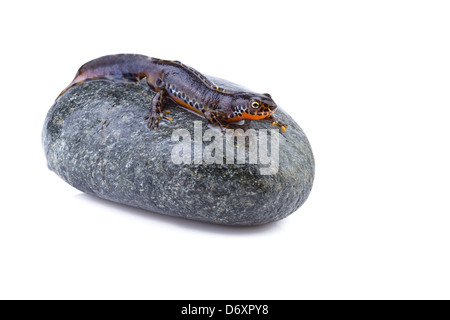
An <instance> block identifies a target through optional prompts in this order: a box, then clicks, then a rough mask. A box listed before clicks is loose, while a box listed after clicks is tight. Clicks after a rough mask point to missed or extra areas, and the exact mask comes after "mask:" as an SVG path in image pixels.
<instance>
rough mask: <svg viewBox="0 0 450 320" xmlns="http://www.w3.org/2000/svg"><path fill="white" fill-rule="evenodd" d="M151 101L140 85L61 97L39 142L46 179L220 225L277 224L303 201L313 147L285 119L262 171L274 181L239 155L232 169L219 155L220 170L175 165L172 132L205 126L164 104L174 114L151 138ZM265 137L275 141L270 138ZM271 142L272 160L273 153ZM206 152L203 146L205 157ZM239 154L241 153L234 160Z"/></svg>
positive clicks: (79, 89) (252, 124)
mask: <svg viewBox="0 0 450 320" xmlns="http://www.w3.org/2000/svg"><path fill="white" fill-rule="evenodd" d="M216 80H217V79H216ZM221 84H222V86H224V87H228V88H232V85H231V84H228V83H224V82H222V83H221ZM153 95H154V92H153V91H151V90H150V89H149V88H148V86H147V85H146V84H145V82H142V81H141V82H140V83H113V82H109V81H103V80H97V81H90V82H85V83H83V84H80V85H78V86H75V87H73V88H71V89H70V90H68V91H67V92H66V93H65V94H64V95H62V96H61V97H60V98H59V99H58V100H57V101H56V102H55V104H54V105H53V106H52V108H51V109H50V111H49V112H48V115H47V118H46V120H45V124H44V130H43V134H42V141H43V146H44V150H45V154H46V157H47V162H48V167H49V168H50V170H52V171H54V172H55V173H56V174H57V175H58V176H60V177H61V178H62V179H63V180H64V181H66V182H67V183H69V184H70V185H72V186H73V187H75V188H77V189H79V190H81V191H83V192H86V193H89V194H93V195H96V196H99V197H101V198H104V199H108V200H112V201H115V202H120V203H123V204H127V205H130V206H135V207H139V208H143V209H147V210H150V211H152V212H157V213H161V214H166V215H172V216H178V217H183V218H188V219H194V220H200V221H204V222H210V223H217V224H227V225H258V224H264V223H268V222H272V221H276V220H279V219H282V218H285V217H286V216H288V215H289V214H291V213H292V212H294V211H295V210H297V209H298V208H299V207H300V206H301V205H302V204H303V203H304V201H305V200H306V199H307V197H308V195H309V193H310V190H311V187H312V183H313V179H314V159H313V155H312V151H311V147H310V145H309V143H308V140H307V138H306V136H305V134H304V133H303V131H302V130H301V128H300V127H299V126H298V125H297V124H296V123H295V122H294V120H293V119H292V118H291V117H289V116H288V115H287V114H286V113H284V112H283V111H282V110H280V109H279V110H277V111H276V114H277V116H278V117H279V119H280V120H281V121H283V122H285V123H287V124H288V125H289V129H288V130H287V132H285V133H282V134H279V166H278V167H277V168H276V167H275V170H272V171H270V170H269V173H273V174H265V175H262V174H261V172H262V171H261V169H262V168H266V169H267V167H269V165H267V164H260V163H257V164H249V163H248V160H249V157H248V154H247V155H246V160H247V162H246V163H245V164H237V158H236V157H237V152H234V153H235V154H234V158H229V160H230V159H234V162H233V163H232V164H227V163H226V159H225V156H226V150H224V152H223V153H224V155H223V157H222V156H221V155H220V153H217V152H218V151H217V150H216V154H215V155H216V156H217V155H218V158H217V157H216V160H217V159H219V158H220V159H223V161H220V162H219V163H213V164H206V163H205V161H202V163H201V164H196V163H190V164H175V163H174V162H173V160H172V159H173V158H172V153H173V149H174V147H175V146H176V145H178V146H179V145H180V142H178V141H172V134H173V132H174V130H175V129H186V130H187V131H185V133H187V132H189V133H190V135H191V136H192V139H194V121H201V122H197V126H198V125H200V124H201V125H202V130H203V131H205V130H206V129H208V126H207V122H206V120H204V119H202V117H201V116H199V115H196V114H193V113H191V112H189V111H186V110H185V109H184V108H182V107H179V106H177V105H176V104H175V103H174V102H172V101H171V100H167V107H166V110H171V114H170V116H171V117H172V118H173V119H174V120H173V121H168V120H164V119H163V120H161V122H160V125H159V128H158V130H153V129H149V128H147V122H146V121H145V120H144V117H145V116H147V115H148V113H149V106H150V102H151V99H152V97H153ZM236 128H243V129H245V130H247V129H274V128H275V127H274V126H272V125H271V123H270V122H269V121H253V120H252V121H248V120H246V121H245V123H244V124H243V125H240V126H236ZM214 131H217V130H214ZM217 132H218V131H217ZM257 132H259V131H257ZM219 136H220V137H221V135H220V133H219ZM268 136H269V137H272V136H271V134H270V132H269V133H268ZM220 137H219V138H220ZM274 137H275V135H274ZM258 139H259V140H260V139H261V137H258ZM217 141H219V140H217ZM271 141H272V140H270V139H269V142H270V143H269V145H268V149H269V150H273V149H271V147H272V146H273V145H275V144H274V142H273V141H272V142H271ZM274 141H276V140H274ZM210 143H211V142H208V141H207V142H204V143H203V148H204V147H205V146H207V145H208V144H210ZM235 144H236V143H235ZM248 145H249V143H248V142H247V143H246V145H245V146H247V147H248ZM242 147H244V145H242V144H238V145H237V146H236V150H237V149H239V148H242ZM192 150H194V147H192ZM230 150H231V149H230ZM197 155H198V153H197ZM194 158H195V153H194V155H193V156H192V159H194ZM200 159H201V158H200ZM197 160H198V159H197ZM200 161H201V160H200ZM272 164H273V163H272ZM266 173H267V172H266ZM149 214H150V213H149Z"/></svg>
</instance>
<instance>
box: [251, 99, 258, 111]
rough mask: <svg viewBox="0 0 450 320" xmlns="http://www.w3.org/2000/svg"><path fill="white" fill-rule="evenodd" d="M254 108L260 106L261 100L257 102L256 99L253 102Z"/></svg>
mask: <svg viewBox="0 0 450 320" xmlns="http://www.w3.org/2000/svg"><path fill="white" fill-rule="evenodd" d="M252 108H255V109H256V108H259V102H256V101H254V102H252Z"/></svg>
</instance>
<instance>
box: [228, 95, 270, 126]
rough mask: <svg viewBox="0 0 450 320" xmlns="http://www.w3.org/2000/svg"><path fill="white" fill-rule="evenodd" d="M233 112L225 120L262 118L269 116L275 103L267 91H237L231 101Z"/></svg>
mask: <svg viewBox="0 0 450 320" xmlns="http://www.w3.org/2000/svg"><path fill="white" fill-rule="evenodd" d="M231 103H232V109H233V114H232V116H230V117H229V118H228V119H227V121H239V120H241V119H263V118H267V117H269V116H271V115H272V114H273V113H274V112H275V110H276V109H277V104H276V103H275V102H274V101H273V100H272V97H271V96H270V94H268V93H263V94H258V93H237V94H235V95H234V96H233V99H232V101H231Z"/></svg>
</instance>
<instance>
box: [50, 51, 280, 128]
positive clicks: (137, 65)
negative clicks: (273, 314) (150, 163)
mask: <svg viewBox="0 0 450 320" xmlns="http://www.w3.org/2000/svg"><path fill="white" fill-rule="evenodd" d="M144 78H146V82H147V84H148V85H149V86H150V88H151V89H152V90H154V91H155V92H156V95H155V96H154V97H153V100H152V102H151V106H150V115H149V116H147V117H146V118H145V120H148V127H149V128H151V127H152V126H153V128H154V129H155V130H156V129H157V128H158V124H159V121H160V120H161V119H163V118H164V119H167V120H173V119H172V118H170V117H169V116H167V113H166V112H163V106H164V101H165V100H164V99H165V98H166V97H169V98H170V99H172V100H174V101H175V102H176V103H177V104H179V105H180V106H182V107H185V108H187V109H190V110H192V111H194V112H196V113H199V114H201V115H202V116H204V117H205V118H206V120H207V121H208V122H209V123H210V124H211V125H212V126H213V127H216V128H217V127H219V128H220V129H221V130H222V132H223V133H224V132H225V128H228V127H229V123H232V122H237V121H240V120H243V119H266V120H269V121H271V122H272V124H273V125H277V126H278V127H279V128H280V129H282V130H284V131H286V128H287V127H288V125H286V124H284V123H282V122H280V121H279V120H278V119H277V118H276V117H275V116H274V112H275V110H276V109H277V105H276V103H275V102H274V101H273V100H272V97H271V96H270V95H269V94H268V93H263V94H258V93H251V92H245V91H230V90H228V89H224V88H221V87H219V86H217V85H216V84H214V83H213V82H212V81H211V80H209V79H208V78H207V77H206V76H204V75H203V74H201V73H200V72H198V71H197V70H195V69H193V68H191V67H189V66H187V65H185V64H183V63H181V62H179V61H169V60H162V59H157V58H151V57H148V56H144V55H139V54H117V55H108V56H104V57H100V58H97V59H94V60H92V61H90V62H87V63H85V64H84V65H82V66H81V67H80V68H79V70H78V72H77V74H76V76H75V78H74V79H73V81H72V82H71V83H70V84H69V86H67V88H66V89H64V90H63V91H62V92H61V93H60V95H59V96H58V98H59V97H60V96H61V95H62V94H63V93H64V92H66V91H67V90H68V89H69V88H71V87H72V86H75V85H77V84H80V83H82V82H84V81H87V80H96V79H106V80H111V81H133V82H138V81H141V80H142V79H144ZM58 98H56V99H58Z"/></svg>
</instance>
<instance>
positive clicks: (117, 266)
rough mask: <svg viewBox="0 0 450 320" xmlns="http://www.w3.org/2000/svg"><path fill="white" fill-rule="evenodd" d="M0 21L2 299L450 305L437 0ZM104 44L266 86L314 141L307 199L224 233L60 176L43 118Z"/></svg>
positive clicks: (137, 8)
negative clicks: (44, 139)
mask: <svg viewBox="0 0 450 320" xmlns="http://www.w3.org/2000/svg"><path fill="white" fill-rule="evenodd" d="M0 30H1V31H0V32H1V42H2V49H1V52H0V55H1V59H0V64H1V72H2V73H1V77H0V81H1V83H0V88H1V95H0V101H1V106H2V107H1V126H0V130H1V132H0V139H1V150H2V156H1V158H0V161H1V164H0V170H1V180H0V181H1V203H0V206H1V207H0V208H1V212H0V298H1V299H6V298H43V299H50V298H62V299H68V298H76V299H78V298H87V299H91V298H106V299H108V298H138V299H141V298H142V299H179V298H183V299H263V298H264V299H281V298H283V299H382V298H383V299H419V298H426V299H432V298H446V299H449V298H450V289H449V288H450V272H449V270H450V257H449V245H450V232H449V229H450V205H449V196H450V194H449V191H450V187H449V181H450V172H449V163H450V152H449V138H450V129H449V127H450V126H449V122H450V112H449V108H450V91H449V88H450V5H449V3H448V2H446V1H281V0H280V1H255V2H253V1H243V0H241V1H230V0H227V1H225V2H223V1H222V2H218V1H205V2H200V1H180V2H178V1H173V0H171V1H148V0H147V1H142V2H136V1H108V2H99V1H79V0H78V1H67V2H64V1H54V2H50V1H21V2H19V1H3V2H2V3H1V5H0ZM113 53H141V54H146V55H149V56H153V57H158V58H164V59H176V60H181V61H182V62H184V63H186V64H188V65H191V66H193V67H194V68H196V69H197V70H199V71H201V72H203V73H206V74H211V75H215V76H218V77H222V78H225V79H229V80H231V81H233V82H236V83H240V84H243V85H245V86H247V87H249V88H252V89H254V90H256V91H259V92H270V93H271V95H272V96H273V97H274V99H275V101H277V103H278V104H279V105H281V106H282V107H283V108H284V109H285V110H286V111H288V112H289V113H290V114H291V115H292V116H293V117H294V119H296V121H297V122H298V123H299V124H300V125H301V126H302V128H303V129H304V131H305V132H306V134H307V135H308V138H309V140H310V142H311V145H312V147H313V151H314V155H315V158H316V179H315V184H314V187H313V190H312V193H311V195H310V198H309V199H308V201H307V202H306V203H305V204H304V205H303V206H302V207H301V208H300V209H299V210H298V211H297V212H295V213H294V214H292V215H291V216H289V217H288V218H286V219H285V220H283V221H280V222H277V223H272V224H270V225H266V226H263V227H256V228H230V227H221V226H213V225H207V224H202V223H197V222H191V221H184V220H181V219H176V218H170V217H165V216H161V215H157V214H152V213H148V212H145V211H143V210H138V209H133V208H129V207H126V206H123V205H117V204H114V203H111V202H108V201H104V200H101V199H97V198H94V197H91V196H87V195H85V194H82V193H81V192H79V191H77V190H75V189H74V188H72V187H71V186H69V185H67V184H66V183H65V182H63V181H62V180H61V179H60V178H59V177H57V176H56V175H55V174H54V173H53V172H51V171H49V170H48V169H47V167H46V161H45V157H44V153H43V150H42V146H41V131H42V126H43V122H44V119H45V116H46V113H47V111H48V109H49V108H50V107H51V105H52V103H53V101H54V99H55V98H56V96H57V95H58V94H59V92H60V91H61V90H62V89H63V88H64V87H65V86H66V85H67V84H68V83H69V82H70V81H71V80H72V78H73V76H74V74H75V72H76V70H77V69H78V67H79V66H80V65H81V64H83V63H84V62H87V61H89V60H91V59H93V58H97V57H99V56H102V55H105V54H113ZM261 201H264V199H262V200H261Z"/></svg>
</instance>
